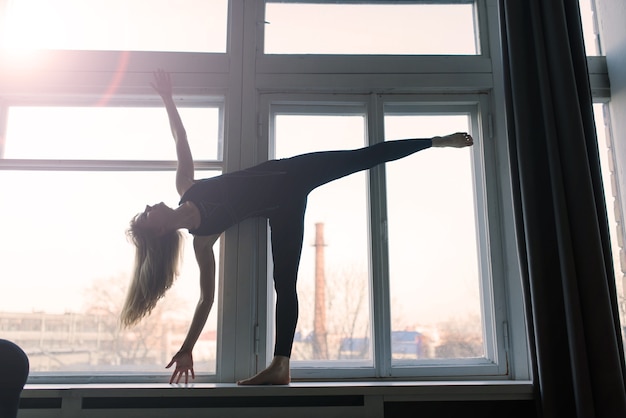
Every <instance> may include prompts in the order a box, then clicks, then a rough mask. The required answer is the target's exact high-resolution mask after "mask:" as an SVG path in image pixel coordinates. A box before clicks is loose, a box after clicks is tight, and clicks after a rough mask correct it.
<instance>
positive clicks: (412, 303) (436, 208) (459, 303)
mask: <svg viewBox="0 0 626 418" xmlns="http://www.w3.org/2000/svg"><path fill="white" fill-rule="evenodd" d="M469 122H470V121H469V117H468V115H437V116H433V115H404V116H400V115H395V116H394V115H391V114H387V115H385V138H387V139H399V138H414V137H418V138H420V137H421V138H430V137H433V136H436V135H442V134H447V133H452V132H459V131H463V132H468V131H469ZM386 175H387V192H388V219H389V220H388V228H389V258H390V261H389V264H390V266H389V270H390V294H391V301H390V303H391V320H392V324H391V327H392V328H391V330H392V334H391V343H392V363H394V364H396V365H398V364H407V363H408V364H411V362H415V361H417V360H422V359H450V358H474V357H483V356H484V347H483V332H482V320H481V301H480V277H479V264H478V249H477V238H476V237H477V232H476V227H475V222H476V221H475V219H476V216H475V211H474V193H473V183H472V160H471V154H470V150H469V149H462V150H458V149H437V148H432V149H428V150H425V151H421V152H418V153H416V154H414V155H411V156H409V157H407V158H404V159H402V160H399V161H394V162H393V163H391V164H387V165H386Z"/></svg>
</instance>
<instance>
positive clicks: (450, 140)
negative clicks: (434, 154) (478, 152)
mask: <svg viewBox="0 0 626 418" xmlns="http://www.w3.org/2000/svg"><path fill="white" fill-rule="evenodd" d="M471 145H474V139H473V138H472V136H471V135H470V134H468V133H466V132H457V133H454V134H451V135H446V136H436V137H434V138H433V147H453V148H463V147H469V146H471Z"/></svg>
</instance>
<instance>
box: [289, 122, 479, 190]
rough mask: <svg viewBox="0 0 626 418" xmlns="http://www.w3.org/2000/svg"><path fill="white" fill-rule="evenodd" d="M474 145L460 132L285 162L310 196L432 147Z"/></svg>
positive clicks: (309, 156)
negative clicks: (328, 185)
mask: <svg viewBox="0 0 626 418" xmlns="http://www.w3.org/2000/svg"><path fill="white" fill-rule="evenodd" d="M473 143H474V142H473V139H472V137H471V136H470V135H468V134H466V133H462V132H459V133H455V134H452V135H447V136H443V137H434V138H428V139H418V138H416V139H400V140H395V141H385V142H381V143H378V144H375V145H371V146H368V147H364V148H359V149H355V150H347V151H321V152H313V153H309V154H303V155H299V156H296V157H293V158H290V159H288V160H284V161H285V163H286V164H288V165H289V166H290V168H289V169H288V171H289V174H290V175H291V177H292V179H293V180H294V182H295V183H297V184H299V186H298V187H300V188H302V189H304V190H306V191H307V193H308V192H309V191H311V190H313V189H315V188H316V187H319V186H321V185H322V184H326V183H328V182H331V181H333V180H336V179H339V178H341V177H344V176H347V175H349V174H352V173H356V172H358V171H363V170H367V169H369V168H372V167H375V166H377V165H379V164H383V163H386V162H389V161H394V160H399V159H401V158H404V157H407V156H409V155H411V154H414V153H416V152H418V151H421V150H424V149H427V148H430V147H431V146H432V147H453V148H463V147H467V146H470V145H472V144H473Z"/></svg>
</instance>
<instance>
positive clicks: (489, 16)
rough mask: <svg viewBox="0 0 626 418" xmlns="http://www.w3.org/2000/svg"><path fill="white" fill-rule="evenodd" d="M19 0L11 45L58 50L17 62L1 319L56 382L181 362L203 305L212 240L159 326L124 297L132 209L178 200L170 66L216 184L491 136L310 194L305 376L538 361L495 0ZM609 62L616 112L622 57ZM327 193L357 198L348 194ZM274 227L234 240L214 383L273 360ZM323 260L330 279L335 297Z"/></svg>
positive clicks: (301, 375)
mask: <svg viewBox="0 0 626 418" xmlns="http://www.w3.org/2000/svg"><path fill="white" fill-rule="evenodd" d="M581 1H582V0H581ZM105 3H106V4H105ZM392 3H393V4H392ZM2 4H3V6H2V9H0V45H1V46H2V48H4V49H5V50H9V49H13V48H18V47H38V48H44V49H45V50H46V51H45V52H44V53H43V55H42V57H43V58H44V59H42V60H40V61H33V62H32V63H30V64H29V65H28V66H26V67H20V66H19V65H10V64H11V63H10V62H9V61H3V63H5V64H7V65H3V66H2V68H0V202H2V203H1V204H0V276H1V277H3V278H5V277H8V278H10V279H9V280H6V279H5V280H4V281H3V287H2V292H0V331H1V333H2V336H3V338H9V339H12V340H14V341H16V342H18V343H21V344H22V345H24V346H25V347H26V348H27V352H28V353H29V354H30V355H32V358H33V359H34V360H33V361H32V362H31V370H33V371H34V372H35V381H36V382H48V381H55V379H57V380H59V379H61V380H63V381H69V382H71V383H75V382H85V381H88V380H89V381H93V380H94V379H95V380H97V381H102V382H109V381H113V382H119V381H122V382H152V381H155V382H167V381H168V379H169V373H168V371H166V370H164V366H165V364H167V362H168V361H169V359H170V358H171V356H172V355H173V354H174V353H175V352H176V351H177V350H178V349H179V346H180V342H181V340H182V338H184V336H185V333H186V331H187V327H188V326H189V322H190V319H191V312H192V310H193V307H194V305H195V302H196V299H197V292H198V285H197V280H198V278H197V268H196V267H195V265H196V263H195V260H194V258H193V251H192V250H191V249H190V248H187V250H186V251H185V259H184V262H183V269H184V270H183V271H182V272H181V276H180V278H179V279H178V282H177V283H176V285H175V287H174V288H173V289H172V291H171V292H169V293H168V294H167V295H166V297H165V299H164V300H163V301H161V303H160V304H159V308H158V309H159V310H158V311H156V312H155V314H154V315H152V316H151V318H149V320H148V321H146V322H145V323H144V324H142V326H141V327H139V328H136V329H131V330H130V331H128V332H125V333H123V334H120V333H119V330H118V329H117V328H116V325H117V324H116V323H115V321H116V320H117V318H116V317H115V315H114V314H112V313H111V312H113V311H114V310H115V309H118V305H116V304H119V303H120V302H121V301H120V298H121V296H120V295H121V294H123V286H124V281H125V278H126V275H127V272H128V270H129V269H130V266H131V264H132V257H133V249H132V247H131V246H130V244H129V243H128V242H127V241H126V239H125V235H124V232H125V229H126V227H127V225H128V221H129V220H130V217H131V216H132V215H133V214H135V213H137V212H138V211H141V210H142V209H143V207H144V205H145V204H147V203H151V202H157V201H161V200H164V201H165V202H166V203H170V204H176V203H177V201H178V199H177V196H176V195H175V192H174V187H173V183H174V182H173V174H174V169H175V161H174V149H173V147H172V142H171V139H170V132H169V127H168V126H167V118H166V115H165V111H164V110H163V108H162V105H161V103H160V101H159V99H158V97H157V96H156V94H155V93H154V92H153V91H151V89H150V86H149V83H150V81H151V73H152V71H154V70H155V69H156V68H164V69H165V70H167V71H169V72H171V74H172V78H173V81H174V90H175V96H176V99H177V103H178V104H179V107H180V109H181V114H182V117H183V121H184V123H185V127H186V129H187V133H188V135H189V138H190V141H191V143H192V145H191V147H192V151H193V153H194V156H195V157H196V160H197V161H196V162H197V164H196V170H197V173H196V176H197V177H198V178H200V177H208V176H214V175H217V174H219V173H221V172H229V171H234V170H237V169H240V168H246V167H249V166H252V165H254V164H256V163H259V162H262V161H264V160H266V159H268V158H274V157H287V156H291V155H294V154H297V153H302V152H308V151H313V150H322V149H324V150H327V149H338V148H357V147H361V146H364V145H366V144H372V143H376V142H380V141H383V140H385V139H387V140H390V139H398V138H403V137H415V136H425V137H430V136H433V135H441V134H446V133H450V132H454V131H457V130H469V131H470V132H471V133H472V134H473V135H474V137H475V138H476V140H477V142H476V145H475V146H474V147H473V148H472V149H471V150H462V151H460V152H457V150H450V152H448V151H447V150H446V151H445V152H444V151H441V150H428V152H423V153H418V154H417V155H415V156H411V157H409V158H407V159H405V160H402V161H397V162H394V163H390V164H387V165H386V166H385V167H384V168H378V169H375V170H372V171H371V172H369V173H357V174H355V175H352V176H349V177H347V178H344V179H342V180H339V181H337V182H334V183H332V184H328V185H326V186H324V187H321V188H319V189H318V190H316V191H315V192H313V194H312V195H311V196H310V200H309V206H308V210H307V220H306V223H307V226H306V233H307V236H306V237H305V241H304V249H303V254H302V264H301V266H300V277H299V281H298V285H299V294H300V301H301V316H300V320H299V323H298V333H297V335H296V341H295V344H294V359H293V360H294V361H293V366H294V370H293V374H292V375H293V377H294V378H295V379H320V380H324V379H345V380H354V379H361V378H362V379H378V378H382V379H386V378H391V379H397V380H444V379H449V380H454V379H461V380H473V379H487V378H488V379H495V380H498V379H499V380H516V379H519V380H524V379H530V378H531V376H530V374H531V373H530V367H529V361H528V357H527V356H528V350H527V341H526V335H525V334H526V331H525V321H524V311H523V309H524V308H523V304H522V296H521V295H522V289H521V287H520V280H519V277H518V272H519V265H518V260H517V252H516V244H517V242H516V239H515V231H514V230H513V222H512V219H513V209H512V208H513V204H512V201H511V195H512V192H511V190H510V188H509V184H510V182H509V181H508V179H509V178H510V177H509V176H510V173H509V171H508V154H507V143H506V140H505V138H506V136H505V135H506V127H505V121H504V99H503V92H502V90H503V87H502V86H503V80H502V72H501V70H500V68H499V66H500V63H499V53H500V51H499V45H500V42H499V39H498V36H499V27H498V17H499V16H498V2H497V1H496V0H476V1H462V0H460V1H434V2H424V1H398V2H383V1H375V0H372V1H316V2H309V1H269V0H268V1H265V2H260V1H247V0H246V1H244V0H230V1H226V0H220V1H197V2H195V1H191V0H186V1H184V2H179V3H177V5H176V9H175V10H174V9H173V8H172V7H171V6H168V5H166V3H165V2H160V1H155V2H150V6H149V7H146V5H145V2H134V1H124V2H119V1H118V2H111V1H108V2H102V3H98V2H91V3H90V4H92V5H93V7H91V8H90V10H86V9H85V7H84V5H83V2H74V3H71V2H70V1H66V0H63V1H61V2H57V3H55V4H56V6H55V7H56V9H55V11H50V10H49V6H48V4H47V2H38V1H35V0H13V1H9V2H4V3H2ZM583 4H586V3H585V2H584V1H583ZM592 6H593V3H591V2H589V7H584V8H583V9H584V10H593V9H592ZM32 10H36V11H37V12H32ZM43 16H45V17H47V18H49V17H52V18H50V19H48V20H46V21H44V20H43ZM76 16H80V18H73V17H76ZM94 16H98V19H94V18H93V17H94ZM586 16H587V15H583V21H584V22H586V23H585V26H586V27H589V26H588V23H587V22H590V21H588V20H587V17H586ZM334 18H339V23H338V22H337V21H336V20H333V19H334ZM422 18H423V19H425V20H426V21H425V22H422V21H420V20H419V19H422ZM452 21H454V22H456V23H455V24H454V25H450V22H452ZM102 22H105V23H102ZM263 22H265V23H263ZM451 26H454V29H451ZM33 27H36V28H38V29H37V30H34V29H33ZM113 27H114V28H123V29H118V30H117V31H116V32H110V28H113ZM421 30H424V31H425V32H420V31H421ZM77 31H81V33H84V34H85V36H84V37H76V36H72V34H73V33H76V32H77ZM591 33H592V34H593V33H594V32H593V30H592V31H591ZM594 36H595V38H597V36H596V35H592V39H595V38H594ZM424 39H427V40H428V42H426V43H425V42H421V41H423V40H424ZM68 49H69V50H70V51H66V50H68ZM112 51H113V52H112ZM115 51H124V52H123V53H116V52H115ZM588 51H590V54H592V52H591V49H590V48H589V46H588ZM600 53H601V51H600V50H597V51H596V52H595V54H600ZM121 56H123V57H126V58H127V60H126V61H124V65H123V66H120V62H118V59H119V58H120V57H121ZM3 59H5V57H4V56H3ZM590 62H592V63H594V66H593V68H594V69H597V68H600V69H599V70H594V71H597V72H596V73H595V74H594V77H593V78H592V82H593V83H598V82H600V85H598V84H595V85H594V93H595V94H596V95H597V97H596V98H597V99H598V101H600V102H602V103H603V104H604V105H605V106H609V107H610V103H611V100H612V98H610V97H609V91H608V88H607V87H605V85H604V84H602V83H604V82H605V79H606V70H602V65H601V64H602V63H603V62H604V57H601V56H598V57H593V58H591V59H590ZM598 63H599V64H600V65H596V64H598ZM18 67H19V68H18ZM603 71H604V72H603ZM111 80H115V85H114V87H115V88H110V87H111ZM607 85H608V84H607ZM607 103H609V104H607ZM605 114H606V115H607V116H608V115H609V113H608V112H607V113H605ZM597 115H599V114H597ZM597 119H598V120H600V116H597ZM609 122H611V121H610V120H609V119H608V118H607V123H609ZM611 126H613V125H611ZM619 133H620V132H618V131H615V132H612V134H613V137H617V136H618V135H619ZM610 138H611V137H610V136H607V139H608V140H609V147H610V146H611V145H614V144H613V143H611V142H610ZM431 151H432V152H431ZM439 151H441V152H439ZM440 156H441V158H440ZM614 157H615V156H614ZM614 162H615V163H616V164H617V163H619V161H618V160H617V159H616V161H614ZM422 170H423V171H422ZM449 170H455V172H458V177H454V176H447V173H448V171H449ZM603 170H604V171H606V169H603ZM407 178H410V181H409V182H407V181H406V179H407ZM423 180H426V182H424V181H423ZM618 180H619V178H618ZM431 185H436V186H437V189H436V190H433V189H431V187H430V186H431ZM617 185H618V186H619V181H618V183H617ZM606 189H607V190H608V189H609V187H608V186H607V187H606ZM407 190H409V191H410V192H411V193H410V194H409V193H407V192H406V191H407ZM443 190H446V192H445V193H446V194H444V192H443ZM34 191H35V192H34ZM163 192H165V194H163ZM616 195H617V196H619V193H618V194H616ZM448 199H450V200H449V201H448ZM327 200H332V201H333V202H341V203H333V205H332V208H333V210H329V205H328V204H326V203H324V202H325V201H327ZM111 202H114V203H111ZM451 205H455V206H454V209H458V212H455V211H450V208H451ZM610 207H612V206H611V204H609V208H610ZM377 220H384V221H385V222H378V221H377ZM615 222H616V223H618V222H619V219H617V220H616V221H615ZM615 229H616V228H615ZM267 233H268V231H267V224H266V222H265V220H257V219H254V220H249V221H246V222H244V223H242V224H240V225H238V226H237V227H234V228H232V229H230V230H228V231H226V233H225V234H224V235H223V240H221V242H220V244H218V245H216V247H215V249H216V250H218V251H219V256H218V261H219V263H220V272H219V289H218V291H217V303H216V306H215V307H214V309H213V311H212V314H211V317H210V320H209V323H208V325H207V327H206V328H205V333H204V334H203V335H202V337H201V338H200V340H199V342H198V345H197V347H196V351H195V352H194V358H195V360H196V382H225V383H232V382H233V381H235V380H237V379H240V378H245V377H248V376H249V375H251V374H253V373H254V372H256V371H259V370H260V369H262V368H263V367H264V366H265V365H266V364H267V363H268V362H269V361H270V360H271V357H272V346H273V342H274V339H273V322H272V321H271V320H268V317H271V316H272V314H273V313H272V308H273V300H272V299H271V297H272V291H273V288H272V278H271V276H268V274H267V273H268V271H271V265H268V264H269V261H268V260H271V259H270V258H268V250H269V246H268V244H267V238H268V237H267ZM316 233H317V237H318V239H319V241H318V242H317V243H316ZM407 239H409V240H411V239H413V240H414V241H415V242H414V245H407V244H405V241H406V240H407ZM189 243H190V240H187V244H189ZM615 247H616V248H618V246H617V245H616V246H615ZM459 248H462V251H460V250H459ZM318 250H319V252H321V253H322V255H320V254H319V253H318ZM429 251H430V252H429ZM446 251H447V252H449V254H450V255H448V256H447V258H446V257H443V258H442V257H440V254H441V253H442V252H446ZM461 253H462V254H461ZM418 255H419V256H421V258H418ZM316 257H318V259H319V258H320V257H322V258H323V259H324V267H325V268H324V270H323V271H324V275H323V280H321V279H318V280H317V282H318V284H319V283H323V284H324V285H325V289H326V292H325V293H324V297H323V298H318V299H317V300H316V298H315V291H314V290H315V286H316V273H315V266H316ZM616 259H617V257H616ZM414 266H417V267H419V270H418V269H417V267H415V268H414ZM458 267H461V269H462V272H460V271H459V270H460V269H459V270H457V268H458ZM618 271H620V270H618ZM619 280H621V275H620V276H619ZM620 288H621V285H620V286H618V290H619V289H620ZM346 290H349V291H350V292H347V291H346ZM316 306H317V307H319V306H324V307H325V308H326V309H325V310H324V312H323V316H325V318H326V322H322V321H321V320H320V314H318V315H317V317H316V313H315V312H316ZM316 330H317V334H316V332H315V331H316ZM319 335H325V336H326V339H325V343H326V346H325V347H324V342H323V341H322V340H321V339H320V340H316V337H317V336H319Z"/></svg>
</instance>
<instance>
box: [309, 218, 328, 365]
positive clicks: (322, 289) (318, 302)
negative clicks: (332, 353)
mask: <svg viewBox="0 0 626 418" xmlns="http://www.w3.org/2000/svg"><path fill="white" fill-rule="evenodd" d="M324 247H325V244H324V224H323V223H316V224H315V317H314V319H313V335H314V337H315V338H314V339H313V358H315V359H317V360H326V359H328V346H327V344H326V275H325V274H324V264H325V262H324Z"/></svg>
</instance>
